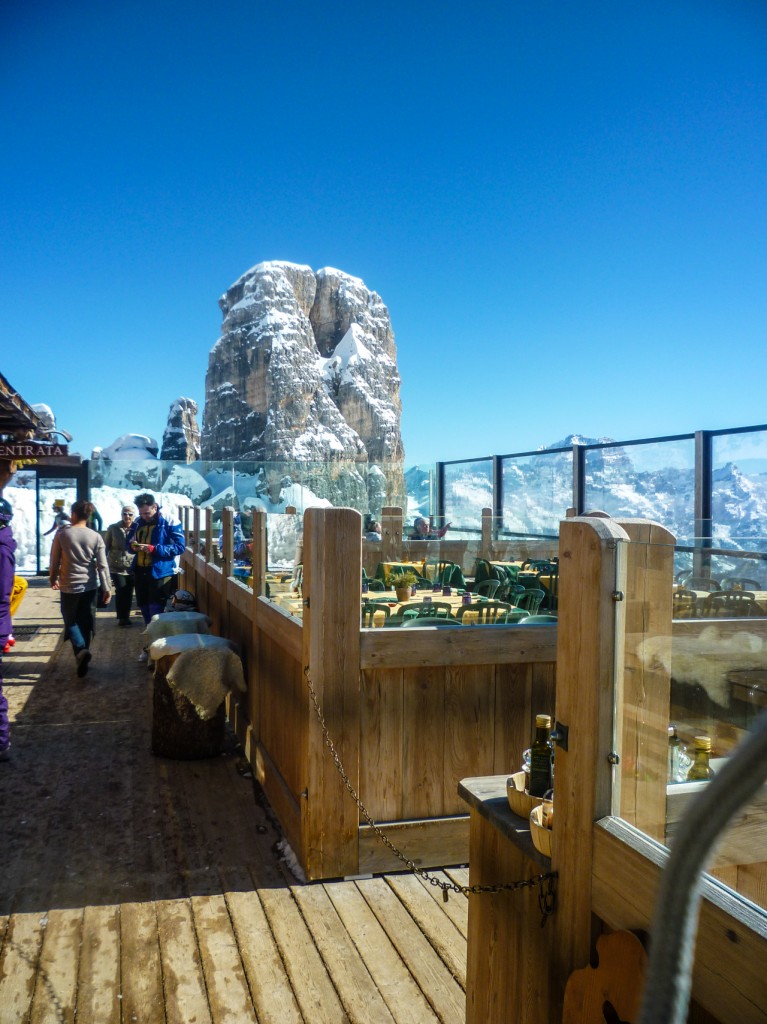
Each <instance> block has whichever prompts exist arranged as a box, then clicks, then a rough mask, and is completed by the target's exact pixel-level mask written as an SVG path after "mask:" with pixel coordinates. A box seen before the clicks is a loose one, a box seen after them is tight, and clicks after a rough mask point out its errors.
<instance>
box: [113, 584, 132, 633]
mask: <svg viewBox="0 0 767 1024" xmlns="http://www.w3.org/2000/svg"><path fill="white" fill-rule="evenodd" d="M112 586H113V587H114V592H115V612H116V613H117V621H118V622H125V621H127V620H129V619H130V612H131V605H132V604H133V576H132V575H131V574H130V573H129V572H125V573H114V574H113V575H112Z"/></svg>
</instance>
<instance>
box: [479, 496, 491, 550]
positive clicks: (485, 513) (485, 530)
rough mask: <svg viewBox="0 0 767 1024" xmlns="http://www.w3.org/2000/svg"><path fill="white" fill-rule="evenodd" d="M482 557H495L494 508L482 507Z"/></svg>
mask: <svg viewBox="0 0 767 1024" xmlns="http://www.w3.org/2000/svg"><path fill="white" fill-rule="evenodd" d="M479 551H480V558H487V559H492V557H493V510H492V509H491V508H483V509H482V541H481V546H480V549H479Z"/></svg>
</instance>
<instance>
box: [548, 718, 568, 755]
mask: <svg viewBox="0 0 767 1024" xmlns="http://www.w3.org/2000/svg"><path fill="white" fill-rule="evenodd" d="M569 731H570V727H569V726H567V725H562V723H561V722H557V723H556V724H555V726H554V731H553V732H552V734H551V740H552V743H556V745H557V746H558V747H561V748H562V750H567V734H568V732H569Z"/></svg>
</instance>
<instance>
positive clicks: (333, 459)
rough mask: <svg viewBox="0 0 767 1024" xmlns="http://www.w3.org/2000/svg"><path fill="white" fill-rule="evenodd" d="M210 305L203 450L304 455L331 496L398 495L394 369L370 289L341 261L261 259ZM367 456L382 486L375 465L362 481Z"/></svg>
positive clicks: (385, 319)
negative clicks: (218, 326) (214, 328)
mask: <svg viewBox="0 0 767 1024" xmlns="http://www.w3.org/2000/svg"><path fill="white" fill-rule="evenodd" d="M219 305H220V307H221V310H222V312H223V317H224V319H223V327H222V335H221V337H220V338H219V339H218V341H217V342H216V343H215V345H214V346H213V349H212V350H211V353H210V358H209V362H208V373H207V377H206V388H205V412H204V425H203V435H202V456H203V458H204V459H207V460H224V459H233V460H237V461H240V462H242V461H252V462H259V463H263V462H265V463H282V464H287V463H296V462H300V463H312V464H314V465H315V466H316V467H317V468H316V470H315V471H314V472H313V474H312V473H310V477H311V479H310V481H309V486H310V488H311V489H312V490H313V491H314V492H315V493H316V494H317V495H319V496H322V497H326V498H328V499H329V500H331V501H332V503H333V504H335V505H340V504H347V505H351V506H353V507H357V508H359V509H360V510H364V511H370V510H372V511H374V512H379V511H380V505H379V504H378V502H379V501H382V502H383V504H387V503H391V504H398V503H402V502H403V501H404V498H405V491H404V481H403V478H402V471H401V463H402V459H403V448H402V438H401V432H400V415H401V403H400V397H399V388H400V378H399V372H398V370H397V363H396V348H395V344H394V334H393V332H392V329H391V322H390V319H389V313H388V310H387V309H386V306H385V305H384V303H383V302H382V300H381V298H380V296H378V295H377V294H376V293H375V292H372V291H370V290H369V289H368V288H367V287H366V286H365V284H364V282H363V281H361V280H360V279H359V278H357V277H352V276H351V275H349V274H345V273H343V272H342V271H340V270H336V269H333V268H329V267H326V268H325V269H323V270H319V271H317V272H316V273H315V272H314V271H313V270H312V269H311V267H307V266H302V265H299V264H295V263H288V262H284V261H269V262H264V263H259V264H257V265H256V266H255V267H252V268H251V269H250V270H248V271H247V272H246V273H245V274H243V275H242V276H241V277H240V278H239V279H238V280H237V281H235V283H234V284H233V285H232V286H231V287H230V288H229V289H228V290H227V292H226V293H225V294H224V295H223V296H222V298H221V299H220V302H219ZM329 463H335V464H336V469H335V470H332V471H331V470H328V468H327V466H328V464H329ZM339 463H340V464H341V466H338V464H339ZM320 466H322V468H321V469H320ZM366 466H378V467H384V476H385V479H386V481H387V487H386V489H385V491H384V493H383V494H382V493H381V480H380V475H379V476H371V477H370V480H371V483H373V485H374V492H373V495H371V494H370V493H369V492H368V487H367V472H366V469H365V467H366ZM360 467H361V468H360ZM372 499H374V500H375V504H371V500H372Z"/></svg>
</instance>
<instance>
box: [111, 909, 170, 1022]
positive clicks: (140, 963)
mask: <svg viewBox="0 0 767 1024" xmlns="http://www.w3.org/2000/svg"><path fill="white" fill-rule="evenodd" d="M120 965H121V977H122V1008H123V1019H124V1020H126V1021H141V1024H164V1022H165V1009H164V997H163V984H162V967H161V963H160V940H159V936H158V933H157V910H156V907H155V904H154V903H124V904H123V905H122V906H121V907H120Z"/></svg>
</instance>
